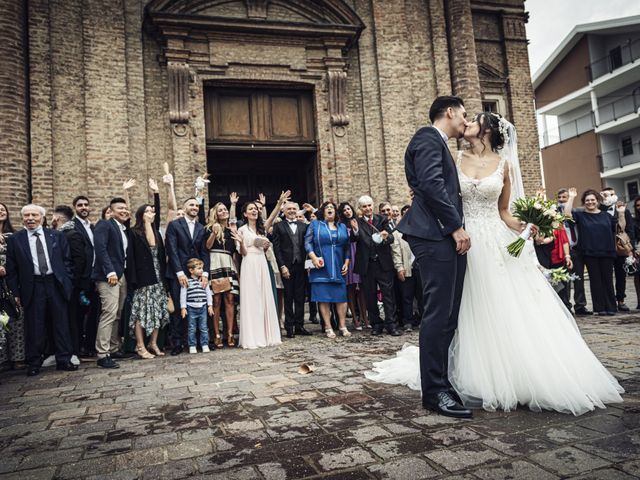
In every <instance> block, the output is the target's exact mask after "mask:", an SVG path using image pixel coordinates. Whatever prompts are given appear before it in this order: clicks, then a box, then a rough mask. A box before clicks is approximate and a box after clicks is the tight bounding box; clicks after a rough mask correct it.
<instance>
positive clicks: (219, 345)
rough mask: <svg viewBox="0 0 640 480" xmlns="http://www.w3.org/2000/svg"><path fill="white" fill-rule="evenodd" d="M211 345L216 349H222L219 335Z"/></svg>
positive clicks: (222, 345)
mask: <svg viewBox="0 0 640 480" xmlns="http://www.w3.org/2000/svg"><path fill="white" fill-rule="evenodd" d="M213 344H214V345H215V346H216V348H222V347H224V344H223V343H222V337H221V336H220V335H219V334H218V335H216V339H215V340H214V342H213Z"/></svg>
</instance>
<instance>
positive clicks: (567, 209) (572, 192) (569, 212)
mask: <svg viewBox="0 0 640 480" xmlns="http://www.w3.org/2000/svg"><path fill="white" fill-rule="evenodd" d="M577 196H578V191H577V190H576V187H571V188H570V189H569V200H567V203H565V204H564V214H565V215H566V216H567V217H569V218H573V202H574V200H575V199H576V197H577Z"/></svg>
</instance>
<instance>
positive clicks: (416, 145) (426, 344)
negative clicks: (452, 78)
mask: <svg viewBox="0 0 640 480" xmlns="http://www.w3.org/2000/svg"><path fill="white" fill-rule="evenodd" d="M466 116H467V112H466V110H465V109H464V103H463V101H462V99H461V98H459V97H452V96H446V97H438V98H436V99H435V101H434V102H433V104H432V105H431V108H430V109H429V119H430V120H431V123H432V124H433V126H432V127H424V128H421V129H420V130H418V131H417V132H416V134H415V135H414V136H413V138H412V139H411V142H409V146H408V147H407V151H406V153H405V156H404V164H405V165H404V168H405V173H406V176H407V181H408V183H409V187H410V188H411V190H412V191H413V194H414V199H413V204H412V205H411V208H410V209H409V211H408V212H407V214H406V215H405V216H404V217H403V218H402V220H401V221H400V224H399V225H398V227H397V229H398V230H399V231H400V232H402V233H403V234H404V238H405V239H406V240H407V241H408V242H409V246H410V247H411V251H412V252H413V254H414V255H415V257H416V260H417V262H418V266H419V269H420V276H421V278H422V291H423V302H424V309H423V314H422V323H421V325H420V375H421V380H422V405H423V406H424V407H425V408H427V409H430V410H434V411H436V412H438V413H440V414H442V415H446V416H449V417H456V418H470V417H471V416H472V414H471V410H469V409H466V408H464V407H463V406H462V405H461V404H460V403H459V402H458V399H457V395H456V394H455V392H454V391H453V388H452V387H451V384H450V383H449V379H448V353H449V345H450V343H451V340H452V339H453V335H454V333H455V330H456V328H457V326H458V312H459V310H460V299H461V297H462V285H463V281H464V274H465V271H466V268H467V257H466V256H465V254H466V253H467V251H468V250H469V248H471V240H470V238H469V235H468V234H467V232H465V230H464V215H463V213H462V196H461V193H460V183H459V181H458V173H457V171H456V164H455V161H454V160H453V157H452V156H451V152H450V151H449V147H448V146H447V140H448V139H449V138H462V136H463V134H464V131H465V128H466V126H467V121H466Z"/></svg>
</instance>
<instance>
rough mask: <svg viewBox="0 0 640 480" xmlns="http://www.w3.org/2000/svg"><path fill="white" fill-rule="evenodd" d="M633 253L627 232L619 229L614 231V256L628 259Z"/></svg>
mask: <svg viewBox="0 0 640 480" xmlns="http://www.w3.org/2000/svg"><path fill="white" fill-rule="evenodd" d="M632 252H633V245H632V243H631V239H630V238H629V235H627V232H625V231H624V230H622V229H621V228H620V227H617V229H616V255H618V256H619V257H628V256H629V255H631V253H632Z"/></svg>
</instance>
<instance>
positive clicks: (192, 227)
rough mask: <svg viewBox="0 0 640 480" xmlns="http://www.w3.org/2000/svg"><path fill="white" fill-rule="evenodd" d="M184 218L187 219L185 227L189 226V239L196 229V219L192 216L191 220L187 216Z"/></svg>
mask: <svg viewBox="0 0 640 480" xmlns="http://www.w3.org/2000/svg"><path fill="white" fill-rule="evenodd" d="M185 220H186V221H187V227H189V235H191V239H193V235H194V234H195V231H196V222H197V219H195V218H194V219H193V220H189V219H188V218H185Z"/></svg>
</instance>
